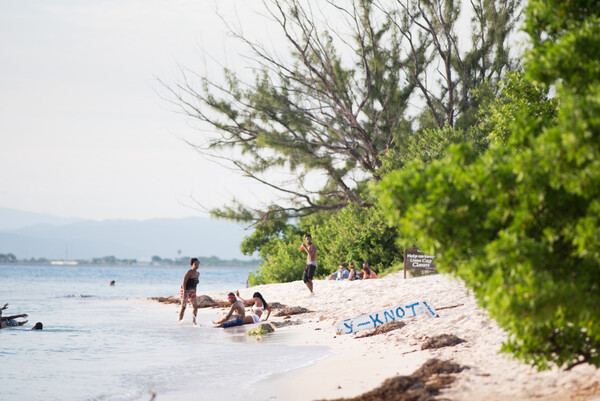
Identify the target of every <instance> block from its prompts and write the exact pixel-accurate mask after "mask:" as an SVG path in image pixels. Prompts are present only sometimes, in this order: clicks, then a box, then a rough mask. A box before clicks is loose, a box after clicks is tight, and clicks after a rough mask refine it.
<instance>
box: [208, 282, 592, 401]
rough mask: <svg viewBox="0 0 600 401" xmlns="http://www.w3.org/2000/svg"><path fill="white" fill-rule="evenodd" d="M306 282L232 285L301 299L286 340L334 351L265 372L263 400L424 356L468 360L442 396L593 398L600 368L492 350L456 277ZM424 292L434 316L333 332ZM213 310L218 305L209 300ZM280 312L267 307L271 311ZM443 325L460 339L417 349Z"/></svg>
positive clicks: (493, 332)
mask: <svg viewBox="0 0 600 401" xmlns="http://www.w3.org/2000/svg"><path fill="white" fill-rule="evenodd" d="M314 288H315V294H314V295H310V294H309V292H308V290H307V289H306V287H305V285H304V283H303V282H302V281H296V282H292V283H284V284H270V285H263V286H257V287H252V288H247V289H240V293H241V295H242V297H243V298H250V297H251V296H252V293H253V292H254V291H259V292H260V293H261V294H262V295H263V296H264V298H265V299H266V300H267V302H280V303H282V304H284V305H286V306H303V307H306V308H308V309H309V310H310V311H311V312H310V313H305V314H298V315H292V316H291V320H294V321H297V322H298V323H300V324H299V325H290V326H287V327H281V328H278V329H277V330H285V331H293V332H294V333H295V335H293V336H290V338H291V340H290V341H292V342H293V344H291V345H325V346H328V347H331V348H332V349H333V350H334V352H335V354H334V355H333V356H330V357H327V358H325V359H323V360H320V361H318V362H317V363H315V364H313V365H311V366H309V367H306V368H303V369H300V370H295V371H292V372H289V373H286V374H282V375H276V376H274V377H272V378H271V379H269V380H267V381H266V382H263V383H262V384H261V385H260V386H259V387H258V388H257V390H256V391H257V392H259V394H264V399H265V400H282V401H284V400H285V401H305V400H306V401H308V400H321V399H336V398H352V397H356V396H359V395H361V394H363V393H366V392H368V391H371V390H373V389H374V388H376V387H378V386H380V385H381V383H382V382H383V381H384V380H385V379H387V378H390V377H394V376H397V375H410V374H412V373H413V372H414V371H415V370H416V369H418V368H419V367H420V366H421V365H423V363H425V362H426V361H427V360H430V359H432V358H438V359H441V360H449V361H451V362H454V363H457V364H459V365H461V366H464V367H467V368H468V369H464V370H463V371H462V372H460V373H456V374H454V375H453V376H454V377H455V381H454V382H453V383H451V384H450V385H449V387H447V388H445V389H443V390H442V392H441V393H440V394H439V396H438V398H441V399H450V400H600V370H598V369H596V368H595V367H593V366H590V365H587V364H586V365H579V366H576V367H574V368H573V369H571V370H569V371H567V370H564V369H558V368H554V369H551V370H547V371H541V372H538V371H536V370H535V369H534V368H532V367H530V366H528V365H526V364H523V363H520V362H518V361H516V360H515V359H512V358H511V356H510V355H508V354H504V353H499V350H500V347H501V344H502V342H503V341H504V340H505V339H506V338H507V334H506V333H505V332H504V331H503V330H502V329H501V328H500V327H499V326H498V325H497V324H496V323H495V322H494V321H493V320H491V319H490V318H489V317H488V315H487V313H486V311H485V310H483V309H481V308H479V307H478V306H477V303H476V301H475V298H474V297H473V295H472V293H471V292H470V291H469V290H468V289H467V288H466V287H465V285H464V284H463V283H462V282H461V281H460V280H458V279H454V278H452V277H450V276H447V275H439V274H438V275H429V276H424V277H416V278H408V279H404V278H403V276H402V273H396V274H391V275H388V276H385V277H383V278H379V279H375V280H363V281H343V282H338V281H323V280H317V281H315V282H314ZM232 290H234V289H232ZM207 295H209V296H211V297H213V298H214V299H217V300H224V299H225V297H226V293H224V292H218V293H217V292H214V293H208V294H207ZM422 300H425V301H428V303H430V304H431V305H432V306H433V308H435V309H436V311H437V314H438V317H436V318H432V317H430V316H428V315H426V314H421V315H417V316H416V317H411V318H405V319H402V320H403V321H405V322H406V323H407V324H406V326H404V327H402V328H400V329H397V330H393V331H390V332H388V333H384V334H379V335H375V336H371V337H366V338H356V337H357V336H359V335H361V334H364V333H366V332H367V331H368V330H365V331H361V332H358V333H353V334H348V335H339V334H336V332H335V329H334V324H335V323H336V322H337V321H338V320H340V319H344V318H351V317H356V316H359V315H361V314H365V313H371V312H376V311H379V310H382V309H385V308H387V307H393V306H396V305H402V304H408V303H412V302H417V301H422ZM206 312H209V310H205V311H204V312H203V313H206ZM215 312H221V311H220V310H214V309H213V310H212V313H215ZM283 319H284V318H283V317H273V316H272V317H271V318H270V319H269V321H282V320H283ZM252 327H253V326H252ZM252 327H250V326H249V327H248V328H252ZM441 334H453V335H456V336H458V337H459V338H461V339H463V340H465V342H464V343H461V344H458V345H455V346H448V347H443V348H438V349H429V350H421V345H422V344H423V343H424V341H425V340H426V339H427V338H428V337H433V336H436V335H441ZM266 335H268V334H266Z"/></svg>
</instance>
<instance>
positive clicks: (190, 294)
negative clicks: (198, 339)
mask: <svg viewBox="0 0 600 401" xmlns="http://www.w3.org/2000/svg"><path fill="white" fill-rule="evenodd" d="M190 266H192V268H191V269H190V270H188V271H187V272H186V273H185V275H184V276H183V283H182V284H181V310H180V311H179V321H180V322H181V320H182V319H183V314H184V313H185V308H186V306H187V302H188V300H189V301H190V303H191V304H192V307H193V308H194V311H193V312H192V323H193V324H194V326H195V325H196V315H197V314H198V302H197V300H196V286H197V285H198V283H199V282H200V279H199V277H200V273H199V272H198V267H200V261H199V260H198V258H192V259H191V260H190Z"/></svg>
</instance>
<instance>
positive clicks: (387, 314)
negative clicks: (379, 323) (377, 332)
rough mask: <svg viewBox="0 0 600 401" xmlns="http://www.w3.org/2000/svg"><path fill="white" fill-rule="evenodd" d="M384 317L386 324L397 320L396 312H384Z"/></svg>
mask: <svg viewBox="0 0 600 401" xmlns="http://www.w3.org/2000/svg"><path fill="white" fill-rule="evenodd" d="M383 316H384V317H385V322H386V323H387V322H389V321H390V320H396V318H395V317H394V311H393V310H391V311H384V312H383Z"/></svg>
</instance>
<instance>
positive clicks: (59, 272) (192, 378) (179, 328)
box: [0, 265, 331, 401]
mask: <svg viewBox="0 0 600 401" xmlns="http://www.w3.org/2000/svg"><path fill="white" fill-rule="evenodd" d="M186 271H187V268H186V267H171V266H167V267H165V266H146V267H141V266H80V265H76V266H68V265H63V266H55V265H31V266H27V265H0V305H4V304H5V303H8V304H9V306H8V309H6V310H5V311H4V312H3V314H4V316H9V315H15V314H20V313H27V314H28V315H29V316H28V320H29V322H28V323H27V324H26V325H24V326H21V327H10V328H7V329H3V330H0V400H19V401H27V400H32V401H37V400H40V401H42V400H43V401H52V400H61V401H83V400H102V401H130V400H144V401H149V400H151V399H152V397H155V398H154V399H155V400H156V401H170V400H177V401H187V400H230V401H238V400H240V401H241V400H246V401H252V400H257V401H258V400H261V399H262V398H261V395H260V394H257V393H256V392H255V388H256V386H257V384H261V385H264V383H267V384H268V380H269V379H271V378H272V377H274V376H278V375H281V374H283V373H285V372H290V371H293V370H295V369H299V368H302V367H305V366H309V365H311V364H312V363H314V362H316V361H317V360H319V359H322V358H324V357H326V356H328V355H330V353H331V351H330V350H329V349H328V348H326V347H322V346H291V345H288V344H289V343H290V341H289V340H290V337H289V336H293V335H294V334H290V333H285V332H284V333H280V332H278V331H276V332H275V333H272V334H270V335H268V336H263V337H262V338H261V340H260V341H257V340H256V338H254V337H251V336H246V335H245V330H247V329H248V328H249V327H248V326H244V327H234V328H230V329H217V328H213V327H212V324H211V322H210V321H211V319H215V318H217V317H218V313H219V310H218V309H214V310H211V311H203V310H201V311H202V313H200V314H199V317H200V319H199V320H200V323H201V327H194V326H193V325H192V322H191V310H192V309H191V307H189V306H188V308H187V310H186V315H185V317H184V320H183V322H181V323H178V322H177V317H178V308H177V307H176V306H175V305H172V304H171V305H165V304H161V303H158V302H148V301H145V302H140V300H146V299H147V298H149V297H168V296H177V297H178V296H179V288H180V285H181V280H182V278H183V275H184V273H185V272H186ZM199 272H200V284H199V285H198V293H199V294H202V293H203V291H211V292H213V291H221V290H222V291H223V299H225V297H226V293H227V292H229V291H232V290H236V289H243V288H244V287H245V286H246V280H247V277H248V269H245V268H239V267H215V268H211V267H200V269H199ZM112 280H114V281H115V285H114V286H110V285H109V282H110V281H112ZM267 301H269V299H268V298H267ZM273 301H276V300H273ZM213 312H214V316H213ZM19 320H22V319H19ZM36 322H42V323H43V325H44V329H43V330H41V331H33V330H31V328H32V327H33V325H34V324H35V323H36Z"/></svg>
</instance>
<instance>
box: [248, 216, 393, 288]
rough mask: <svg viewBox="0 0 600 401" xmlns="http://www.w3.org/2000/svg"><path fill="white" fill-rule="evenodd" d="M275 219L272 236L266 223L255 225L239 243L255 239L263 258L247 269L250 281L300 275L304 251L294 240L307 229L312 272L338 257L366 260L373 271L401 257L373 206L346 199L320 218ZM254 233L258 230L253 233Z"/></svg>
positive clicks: (334, 265)
mask: <svg viewBox="0 0 600 401" xmlns="http://www.w3.org/2000/svg"><path fill="white" fill-rule="evenodd" d="M266 224H269V223H266ZM277 224H281V226H280V227H279V228H278V230H279V231H278V233H279V234H278V235H275V236H272V235H271V233H272V232H273V230H272V229H267V230H264V231H263V226H260V227H258V228H257V230H256V232H255V233H253V235H251V236H248V237H246V239H245V241H244V243H243V247H242V249H244V246H251V247H254V246H256V244H255V243H254V241H253V239H254V240H259V241H261V246H260V250H259V255H260V256H261V259H262V261H263V262H262V263H261V264H260V269H259V270H258V271H255V272H252V273H251V275H250V284H252V285H258V284H267V283H281V282H289V281H296V280H298V279H299V278H300V277H302V272H303V270H304V266H305V263H306V253H305V252H304V251H300V250H299V246H300V244H302V243H303V242H304V234H306V233H310V234H311V236H312V238H313V242H314V243H315V244H316V245H317V254H318V261H319V262H318V267H317V270H316V271H315V275H316V277H324V276H327V275H329V274H331V273H332V272H334V271H335V270H337V269H338V267H339V265H340V263H349V262H354V263H356V265H357V267H358V268H359V269H360V266H361V265H362V263H363V262H369V265H370V266H371V268H372V269H373V270H375V271H376V272H377V273H382V272H386V271H390V270H397V269H398V265H399V264H400V261H401V258H402V248H401V247H400V246H398V244H397V243H396V241H395V238H396V237H397V234H398V233H397V231H396V227H395V226H393V225H390V224H389V223H388V222H387V221H386V219H385V216H384V215H383V213H382V211H381V210H380V208H379V207H372V208H361V207H359V206H358V205H354V204H350V205H348V207H346V208H344V209H342V210H341V211H340V212H339V213H335V214H332V215H330V216H328V217H326V218H322V219H303V220H302V221H301V222H300V224H299V225H292V224H288V225H285V224H282V223H281V222H277ZM257 233H259V234H260V235H256V236H255V235H254V234H257ZM265 233H267V235H266V236H265V235H264V234H265ZM250 249H252V248H250Z"/></svg>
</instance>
